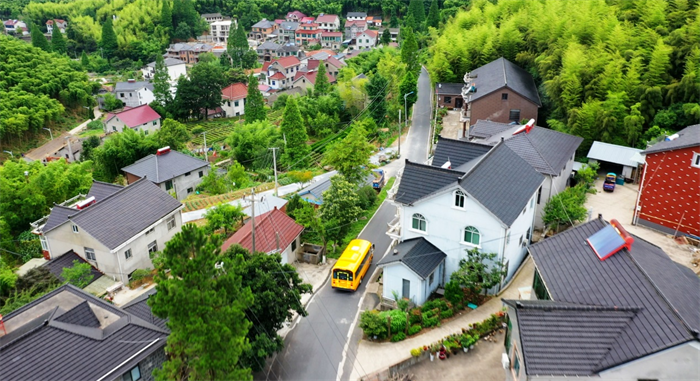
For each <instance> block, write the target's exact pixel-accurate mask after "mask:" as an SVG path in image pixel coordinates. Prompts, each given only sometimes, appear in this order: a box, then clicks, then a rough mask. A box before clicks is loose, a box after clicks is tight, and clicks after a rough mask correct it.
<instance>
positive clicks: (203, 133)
mask: <svg viewBox="0 0 700 381" xmlns="http://www.w3.org/2000/svg"><path fill="white" fill-rule="evenodd" d="M202 135H204V161H206V162H207V163H208V162H209V159H208V158H207V132H206V131H204V132H202Z"/></svg>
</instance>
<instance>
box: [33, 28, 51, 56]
mask: <svg viewBox="0 0 700 381" xmlns="http://www.w3.org/2000/svg"><path fill="white" fill-rule="evenodd" d="M31 28H32V29H31V37H32V46H33V47H35V48H39V49H41V50H43V51H45V52H50V51H51V46H49V41H47V40H46V36H44V34H43V33H41V30H40V29H39V27H38V26H36V25H32V27H31Z"/></svg>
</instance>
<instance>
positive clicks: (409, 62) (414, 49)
mask: <svg viewBox="0 0 700 381" xmlns="http://www.w3.org/2000/svg"><path fill="white" fill-rule="evenodd" d="M404 36H405V37H404V39H403V40H402V41H401V61H402V62H403V63H405V64H406V66H407V67H408V70H409V71H415V70H416V69H417V68H418V42H417V41H416V35H415V34H414V33H413V31H412V30H411V29H410V28H407V29H406V31H405V32H404Z"/></svg>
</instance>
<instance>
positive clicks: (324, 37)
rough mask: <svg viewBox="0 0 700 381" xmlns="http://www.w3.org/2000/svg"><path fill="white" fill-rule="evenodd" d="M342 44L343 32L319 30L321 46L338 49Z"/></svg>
mask: <svg viewBox="0 0 700 381" xmlns="http://www.w3.org/2000/svg"><path fill="white" fill-rule="evenodd" d="M342 44H343V32H327V31H323V32H321V46H322V47H324V48H328V49H333V50H340V48H341V46H342Z"/></svg>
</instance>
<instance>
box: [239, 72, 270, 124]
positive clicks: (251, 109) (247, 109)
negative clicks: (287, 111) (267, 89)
mask: <svg viewBox="0 0 700 381" xmlns="http://www.w3.org/2000/svg"><path fill="white" fill-rule="evenodd" d="M244 114H245V122H246V123H252V122H255V121H258V120H261V121H264V120H267V111H265V99H263V96H262V93H261V92H260V89H258V80H257V79H256V78H255V77H254V76H253V74H251V75H250V77H248V95H247V96H246V99H245V105H244Z"/></svg>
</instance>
